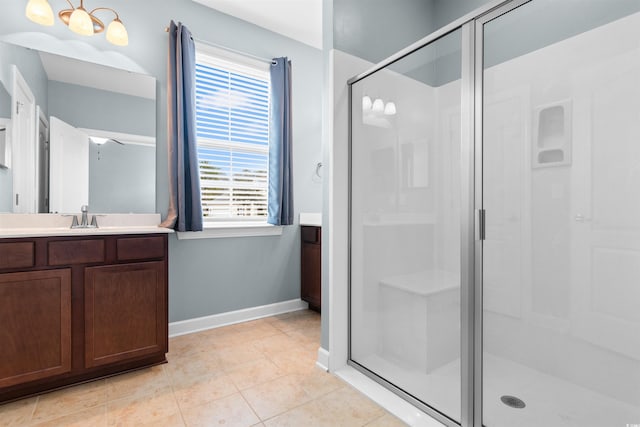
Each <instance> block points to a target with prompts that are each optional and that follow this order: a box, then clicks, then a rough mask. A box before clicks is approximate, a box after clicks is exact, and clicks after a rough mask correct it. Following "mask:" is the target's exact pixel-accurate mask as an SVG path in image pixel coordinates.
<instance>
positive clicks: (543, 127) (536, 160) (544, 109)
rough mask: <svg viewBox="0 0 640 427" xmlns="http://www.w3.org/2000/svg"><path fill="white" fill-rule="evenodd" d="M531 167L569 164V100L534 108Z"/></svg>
mask: <svg viewBox="0 0 640 427" xmlns="http://www.w3.org/2000/svg"><path fill="white" fill-rule="evenodd" d="M532 145H533V158H532V161H533V165H532V166H533V167H534V168H543V167H551V166H565V165H569V164H571V101H570V100H565V101H561V102H556V103H553V104H548V105H544V106H540V107H538V108H536V109H535V118H534V135H533V144H532Z"/></svg>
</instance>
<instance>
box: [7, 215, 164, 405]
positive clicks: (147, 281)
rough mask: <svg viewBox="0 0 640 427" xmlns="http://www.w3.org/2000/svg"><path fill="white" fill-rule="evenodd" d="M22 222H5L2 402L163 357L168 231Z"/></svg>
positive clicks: (146, 363) (113, 372)
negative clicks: (38, 226) (17, 226)
mask: <svg viewBox="0 0 640 427" xmlns="http://www.w3.org/2000/svg"><path fill="white" fill-rule="evenodd" d="M24 230H25V229H22V230H18V231H16V230H14V231H9V232H7V230H0V325H1V329H0V360H1V361H2V363H1V364H0V402H2V401H7V400H11V399H14V398H18V397H22V396H26V395H30V394H34V393H38V392H42V391H45V390H50V389H54V388H58V387H62V386H66V385H69V384H74V383H78V382H83V381H87V380H91V379H94V378H99V377H104V376H108V375H112V374H115V373H119V372H123V371H127V370H131V369H136V368H140V367H144V366H151V365H155V364H159V363H163V362H165V361H166V359H165V353H166V352H167V341H168V323H167V322H168V321H167V233H168V232H170V230H166V229H162V228H158V227H105V228H98V229H94V230H90V229H89V230H87V229H85V230H68V229H63V228H43V229H42V230H33V231H32V232H28V230H29V229H26V230H27V231H26V232H25V231H24ZM6 236H10V237H6Z"/></svg>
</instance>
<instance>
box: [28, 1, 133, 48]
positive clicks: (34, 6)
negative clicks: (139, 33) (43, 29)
mask: <svg viewBox="0 0 640 427" xmlns="http://www.w3.org/2000/svg"><path fill="white" fill-rule="evenodd" d="M67 3H69V6H71V9H64V10H61V11H60V12H58V17H59V18H60V19H61V20H62V22H64V24H65V25H66V26H68V27H69V29H70V30H71V31H73V32H75V33H77V34H81V35H83V36H92V35H94V34H97V33H101V32H103V31H104V23H103V22H102V21H101V20H100V19H98V17H97V16H96V15H95V14H94V13H95V12H97V11H99V10H108V11H111V12H113V13H114V15H116V17H115V18H114V19H113V21H111V23H110V24H109V27H108V28H107V40H108V41H109V43H112V44H115V45H117V46H126V45H128V44H129V35H128V34H127V29H126V28H125V27H124V25H123V24H122V21H121V20H120V16H119V15H118V12H116V11H115V10H113V9H111V8H110V7H97V8H95V9H93V10H92V11H91V12H87V10H86V9H85V8H84V0H80V6H78V7H75V6H74V5H73V3H71V0H67ZM26 15H27V17H28V18H29V19H31V20H32V21H33V22H36V23H38V24H41V25H53V11H52V10H51V6H50V5H49V2H48V1H47V0H29V3H28V4H27V11H26Z"/></svg>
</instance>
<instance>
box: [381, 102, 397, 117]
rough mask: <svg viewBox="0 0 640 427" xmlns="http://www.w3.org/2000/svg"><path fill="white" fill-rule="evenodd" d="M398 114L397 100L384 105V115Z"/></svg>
mask: <svg viewBox="0 0 640 427" xmlns="http://www.w3.org/2000/svg"><path fill="white" fill-rule="evenodd" d="M395 114H396V104H395V102H392V101H389V102H387V103H386V104H385V106H384V115H385V116H393V115H395Z"/></svg>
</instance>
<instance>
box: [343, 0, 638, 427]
mask: <svg viewBox="0 0 640 427" xmlns="http://www.w3.org/2000/svg"><path fill="white" fill-rule="evenodd" d="M638 40H640V1H638V0H610V1H600V0H583V1H574V0H529V1H522V0H514V1H506V2H503V3H501V4H494V5H493V6H487V7H486V8H484V9H483V10H481V11H479V12H478V13H476V14H475V15H474V16H468V17H465V18H463V19H461V20H459V21H457V22H456V23H453V24H451V25H450V26H448V27H445V28H443V29H441V30H439V31H437V32H436V33H434V34H432V35H431V36H429V37H427V38H425V39H424V40H422V41H421V42H419V43H416V44H415V45H412V46H411V47H409V48H407V49H405V50H404V51H402V52H399V53H398V54H397V55H395V56H393V57H391V58H390V59H389V60H387V61H384V62H383V63H381V64H379V65H377V66H374V67H373V68H372V69H371V70H369V71H367V72H366V73H363V74H361V75H359V76H356V77H354V78H353V79H351V80H350V81H349V85H350V92H349V93H350V132H351V135H350V213H349V221H350V235H349V237H350V301H349V305H350V310H349V311H350V313H349V317H350V319H349V321H350V327H349V329H350V330H349V363H350V364H351V365H352V366H353V367H355V368H356V369H358V370H360V371H362V372H363V373H365V374H366V375H368V376H370V377H371V378H373V379H375V380H376V381H378V382H380V383H381V384H383V385H384V386H386V387H388V388H389V389H391V390H392V391H394V392H395V393H397V394H399V395H400V396H402V397H403V398H405V399H407V400H409V401H411V402H412V403H413V404H415V405H416V406H418V407H420V408H421V409H423V410H424V411H426V412H427V413H429V414H430V415H432V416H434V417H435V418H436V419H438V420H440V421H441V422H443V423H444V424H446V425H451V426H454V425H463V426H476V427H479V426H481V425H485V426H488V427H513V426H522V427H539V426H549V427H555V426H558V427H565V426H567V427H574V426H575V427H578V426H579V427H585V426H593V427H603V426H621V427H628V426H635V425H640V42H639V41H638Z"/></svg>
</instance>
